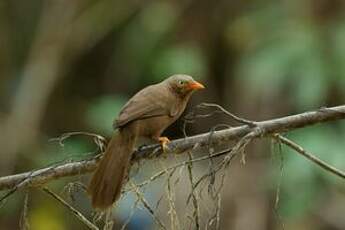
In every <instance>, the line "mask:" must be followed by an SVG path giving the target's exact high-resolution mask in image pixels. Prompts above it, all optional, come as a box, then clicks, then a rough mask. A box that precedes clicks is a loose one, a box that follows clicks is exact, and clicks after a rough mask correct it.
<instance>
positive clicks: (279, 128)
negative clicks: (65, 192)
mask: <svg viewBox="0 0 345 230" xmlns="http://www.w3.org/2000/svg"><path fill="white" fill-rule="evenodd" d="M344 118H345V105H343V106H338V107H332V108H322V109H319V110H317V111H312V112H306V113H302V114H297V115H293V116H287V117H283V118H278V119H272V120H267V121H262V122H256V123H255V126H250V125H243V126H239V127H235V128H229V129H224V130H221V131H215V132H212V138H210V133H204V134H200V135H196V136H192V137H187V138H182V139H178V140H175V141H172V142H171V143H170V144H169V145H168V147H169V150H168V153H182V152H185V151H187V150H190V149H192V148H194V149H202V148H205V147H207V146H208V145H210V144H211V145H212V146H221V145H224V144H227V143H229V142H230V141H233V140H238V139H240V138H242V137H244V136H245V135H247V134H248V133H250V132H252V131H254V130H260V134H261V136H266V135H271V134H275V133H283V132H287V131H290V130H294V129H298V128H303V127H305V126H310V125H314V124H317V123H323V122H329V121H334V120H340V119H344ZM196 144H198V145H197V146H196ZM160 154H161V150H160V148H159V146H158V145H150V146H146V147H143V148H140V150H138V151H137V152H135V153H134V155H133V159H132V161H133V162H134V161H137V160H139V159H141V158H148V157H151V156H154V157H156V156H159V155H160ZM96 164H97V159H96V158H94V159H90V160H83V161H78V162H72V163H66V164H62V165H59V166H53V167H48V168H44V169H39V170H35V171H31V172H27V173H21V174H16V175H11V176H5V177H0V190H5V189H12V188H14V187H15V186H17V185H18V184H20V188H24V187H30V186H39V185H42V184H44V183H46V182H49V181H51V180H54V179H57V178H60V177H67V176H74V175H79V174H85V173H88V172H92V171H93V170H94V169H95V167H96Z"/></svg>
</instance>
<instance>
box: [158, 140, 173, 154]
mask: <svg viewBox="0 0 345 230" xmlns="http://www.w3.org/2000/svg"><path fill="white" fill-rule="evenodd" d="M158 141H159V143H160V145H161V147H162V150H163V153H166V152H167V151H168V150H169V148H168V146H167V144H169V143H170V140H169V138H167V137H159V138H158Z"/></svg>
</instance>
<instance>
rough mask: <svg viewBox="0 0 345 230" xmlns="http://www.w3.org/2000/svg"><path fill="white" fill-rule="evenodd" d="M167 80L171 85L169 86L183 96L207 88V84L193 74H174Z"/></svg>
mask: <svg viewBox="0 0 345 230" xmlns="http://www.w3.org/2000/svg"><path fill="white" fill-rule="evenodd" d="M165 82H166V83H167V84H168V85H169V88H171V89H172V90H173V91H174V92H175V93H177V94H178V95H179V96H182V97H184V96H187V95H190V94H191V93H193V92H194V91H197V90H200V89H204V88H205V86H203V85H202V84H201V83H199V82H197V81H196V80H194V79H193V78H192V77H191V76H189V75H184V74H176V75H172V76H170V77H169V78H167V79H166V80H165Z"/></svg>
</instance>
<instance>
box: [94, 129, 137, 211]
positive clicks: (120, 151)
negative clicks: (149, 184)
mask: <svg viewBox="0 0 345 230" xmlns="http://www.w3.org/2000/svg"><path fill="white" fill-rule="evenodd" d="M134 142H135V137H134V136H133V134H131V132H128V131H127V130H126V129H123V130H121V131H119V132H118V133H116V134H114V136H113V137H112V138H111V140H110V142H109V144H108V146H107V148H106V150H105V153H104V156H103V158H102V159H101V161H100V163H99V165H98V167H97V169H96V171H95V173H94V174H93V176H92V179H91V181H90V184H89V186H88V193H89V195H91V199H92V206H93V207H94V208H97V209H101V210H104V209H107V208H109V207H111V205H112V204H113V203H114V202H115V201H116V200H117V199H118V198H119V196H120V194H121V188H122V185H123V183H124V180H125V178H126V174H127V171H128V167H129V165H130V159H131V154H132V152H133V147H134Z"/></svg>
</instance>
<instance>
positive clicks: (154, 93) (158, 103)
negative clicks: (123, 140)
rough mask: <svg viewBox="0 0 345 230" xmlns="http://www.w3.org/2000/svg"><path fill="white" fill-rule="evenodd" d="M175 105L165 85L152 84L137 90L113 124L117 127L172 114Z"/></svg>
mask: <svg viewBox="0 0 345 230" xmlns="http://www.w3.org/2000/svg"><path fill="white" fill-rule="evenodd" d="M175 107H176V106H175V103H174V102H173V100H172V97H171V93H170V92H169V91H167V88H166V87H163V86H162V85H158V84H157V85H152V86H149V87H146V88H144V89H143V90H141V91H139V92H138V93H137V94H135V95H134V96H133V97H132V98H131V99H130V100H129V101H128V102H127V103H126V104H125V105H124V107H123V108H122V110H121V112H120V114H119V117H118V118H117V119H116V120H115V121H114V124H113V126H114V128H119V127H122V126H124V125H126V124H127V123H129V122H132V121H135V120H141V119H146V118H150V117H157V116H172V113H174V112H173V110H174V109H173V108H175Z"/></svg>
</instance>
